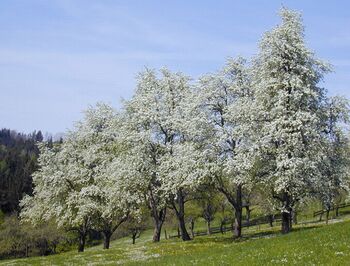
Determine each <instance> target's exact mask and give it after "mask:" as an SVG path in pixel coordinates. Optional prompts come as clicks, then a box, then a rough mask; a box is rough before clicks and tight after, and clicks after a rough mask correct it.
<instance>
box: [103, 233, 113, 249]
mask: <svg viewBox="0 0 350 266" xmlns="http://www.w3.org/2000/svg"><path fill="white" fill-rule="evenodd" d="M102 234H103V238H104V242H103V249H109V245H110V242H111V236H112V232H111V231H110V230H104V231H102Z"/></svg>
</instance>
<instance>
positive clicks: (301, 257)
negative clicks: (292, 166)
mask: <svg viewBox="0 0 350 266" xmlns="http://www.w3.org/2000/svg"><path fill="white" fill-rule="evenodd" d="M277 229H278V228H275V229H274V230H277ZM149 239H150V235H149V234H145V235H144V236H143V237H142V238H141V239H139V241H138V243H137V244H136V245H131V244H130V239H128V238H126V239H121V240H118V241H115V242H113V243H112V246H111V249H110V250H102V249H101V246H98V247H93V248H90V249H88V250H86V252H84V253H83V254H78V253H77V252H67V253H64V254H60V255H54V256H48V257H36V258H28V259H18V260H9V261H3V262H0V265H63V264H65V265H86V264H89V265H109V264H110V265H116V264H121V265H189V264H198V265H275V264H286V265H288V264H289V265H291V264H293V265H296V264H298V265H315V264H316V265H350V221H346V222H339V223H335V224H332V225H328V226H323V225H322V226H321V225H317V226H315V225H311V226H304V227H300V228H298V229H296V230H295V231H294V232H292V233H291V234H289V235H280V234H279V233H277V232H276V231H271V230H270V229H262V230H261V231H260V232H256V231H255V232H251V233H248V235H247V234H246V237H245V238H243V239H242V240H241V241H233V240H232V239H231V237H230V235H229V234H226V235H223V236H222V235H215V236H210V237H197V238H196V239H195V240H193V241H190V242H186V243H184V242H181V241H179V240H177V239H176V240H167V241H162V242H161V243H158V244H153V243H151V242H150V241H149Z"/></svg>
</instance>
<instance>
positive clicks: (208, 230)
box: [207, 221, 211, 235]
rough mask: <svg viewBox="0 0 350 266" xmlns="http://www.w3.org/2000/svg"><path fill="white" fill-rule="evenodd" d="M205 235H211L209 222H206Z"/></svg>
mask: <svg viewBox="0 0 350 266" xmlns="http://www.w3.org/2000/svg"><path fill="white" fill-rule="evenodd" d="M207 234H208V235H211V229H210V221H207Z"/></svg>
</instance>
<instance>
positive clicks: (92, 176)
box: [21, 9, 349, 251]
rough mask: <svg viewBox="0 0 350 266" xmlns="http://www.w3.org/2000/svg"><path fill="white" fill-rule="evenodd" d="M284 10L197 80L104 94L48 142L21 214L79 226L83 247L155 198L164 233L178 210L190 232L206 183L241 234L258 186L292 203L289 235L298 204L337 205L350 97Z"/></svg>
mask: <svg viewBox="0 0 350 266" xmlns="http://www.w3.org/2000/svg"><path fill="white" fill-rule="evenodd" d="M281 16H282V23H281V25H279V26H277V27H276V28H275V29H273V30H272V31H270V32H267V33H266V34H265V35H264V37H263V39H262V41H261V43H260V46H259V47H260V50H259V53H258V55H257V56H256V57H255V58H253V59H252V60H250V61H249V62H248V61H247V60H245V59H243V58H240V57H239V58H236V59H230V60H228V62H227V64H226V65H225V66H224V67H223V69H222V70H220V71H218V72H217V73H214V74H209V75H206V76H203V77H202V78H200V79H199V81H198V82H195V83H193V82H191V80H190V78H189V77H187V76H185V75H183V74H182V73H173V72H170V71H169V70H167V69H162V70H161V71H160V73H157V72H156V71H154V70H149V69H146V70H145V71H144V72H142V73H141V74H140V75H139V76H138V85H137V88H136V92H135V94H134V96H133V97H132V99H131V100H129V101H126V102H125V103H124V108H123V110H122V111H120V112H116V111H115V110H114V109H113V108H111V107H110V106H108V105H106V104H98V105H97V106H96V107H91V108H89V109H88V110H87V111H86V113H85V118H84V119H83V120H82V121H81V122H79V123H77V125H76V127H75V128H74V130H72V131H70V132H68V133H67V135H66V138H65V140H64V142H63V143H62V144H56V145H53V146H52V147H48V146H47V145H45V144H42V145H40V150H41V155H40V158H39V165H40V169H39V170H38V171H37V172H35V174H34V175H33V180H34V184H35V189H34V193H33V196H28V197H25V198H24V199H23V201H22V203H21V205H22V208H23V210H22V214H21V216H22V218H23V219H24V220H29V221H31V222H34V223H39V222H41V221H43V220H48V219H51V220H52V219H53V220H55V221H56V223H57V225H58V226H59V227H63V228H66V229H68V230H76V231H77V232H79V239H80V245H79V251H83V250H84V244H85V238H86V235H87V232H88V231H89V229H91V228H94V229H96V230H100V231H101V232H102V233H103V235H104V238H105V244H104V247H105V248H108V247H109V241H110V237H111V235H112V234H113V232H114V231H115V230H116V229H117V228H118V227H119V226H120V225H121V224H122V223H123V222H124V221H126V220H127V219H128V217H134V218H136V219H137V217H141V208H140V206H143V205H144V204H146V205H147V207H148V210H149V213H150V215H151V217H152V218H153V221H154V235H153V241H155V242H157V241H159V240H160V234H161V229H162V225H163V223H164V221H165V217H166V212H167V210H169V209H172V210H173V211H174V213H175V214H176V217H177V220H178V224H179V230H180V234H181V237H182V239H183V240H185V241H186V240H190V239H191V237H190V235H189V233H188V231H187V228H186V223H185V214H186V212H185V206H186V202H188V201H190V200H196V199H197V196H198V191H200V190H201V189H202V188H203V187H205V186H209V187H211V188H215V190H216V191H218V192H220V193H222V194H223V195H224V196H225V197H226V199H227V201H228V202H229V203H230V205H231V206H232V208H233V210H234V221H235V222H234V228H235V230H234V234H235V236H236V237H240V236H241V234H242V213H243V211H242V210H243V208H244V207H245V206H246V203H245V200H244V199H246V198H247V197H248V198H249V195H251V194H252V193H256V192H259V194H260V195H264V197H265V199H264V200H266V201H268V202H270V204H271V206H274V208H276V209H278V210H279V211H280V212H281V214H282V232H283V233H288V232H289V231H290V229H291V220H292V213H293V209H294V208H295V206H296V204H297V203H299V202H303V201H305V200H306V199H309V198H319V199H321V200H322V202H323V203H324V206H325V208H330V207H331V206H332V203H333V201H334V199H335V197H336V196H337V194H338V193H340V192H341V191H342V190H345V191H347V190H348V171H347V170H348V169H347V168H348V161H347V159H348V154H347V152H348V139H347V137H346V134H345V124H346V123H347V122H348V114H349V109H348V102H347V100H346V99H344V98H341V97H333V98H330V97H328V96H327V92H326V90H325V89H323V88H321V87H319V85H318V84H319V83H320V81H322V78H323V75H324V74H325V73H327V72H328V71H329V70H330V68H329V65H328V64H325V63H323V62H322V61H320V60H318V59H317V58H316V57H315V56H314V54H313V53H312V52H311V51H310V50H309V49H308V48H307V47H306V46H305V42H304V30H303V25H302V21H301V17H300V15H299V14H298V13H296V12H293V11H290V10H287V9H282V10H281Z"/></svg>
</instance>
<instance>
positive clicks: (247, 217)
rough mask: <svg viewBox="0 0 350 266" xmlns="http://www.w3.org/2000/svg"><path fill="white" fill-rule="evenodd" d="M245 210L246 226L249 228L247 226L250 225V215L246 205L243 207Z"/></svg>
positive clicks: (248, 207)
mask: <svg viewBox="0 0 350 266" xmlns="http://www.w3.org/2000/svg"><path fill="white" fill-rule="evenodd" d="M245 210H246V222H247V225H248V226H249V224H250V213H251V209H250V206H249V205H247V206H246V207H245Z"/></svg>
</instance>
